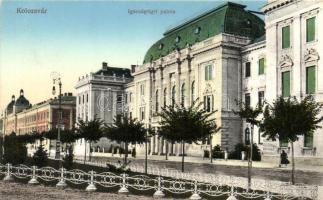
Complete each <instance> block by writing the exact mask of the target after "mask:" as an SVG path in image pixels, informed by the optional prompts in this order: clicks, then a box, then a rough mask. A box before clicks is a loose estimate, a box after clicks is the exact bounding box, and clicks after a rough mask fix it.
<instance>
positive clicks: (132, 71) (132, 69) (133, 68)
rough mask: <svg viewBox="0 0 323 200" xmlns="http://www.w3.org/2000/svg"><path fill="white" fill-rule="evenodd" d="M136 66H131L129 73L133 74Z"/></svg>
mask: <svg viewBox="0 0 323 200" xmlns="http://www.w3.org/2000/svg"><path fill="white" fill-rule="evenodd" d="M136 67H137V65H131V73H135V71H136Z"/></svg>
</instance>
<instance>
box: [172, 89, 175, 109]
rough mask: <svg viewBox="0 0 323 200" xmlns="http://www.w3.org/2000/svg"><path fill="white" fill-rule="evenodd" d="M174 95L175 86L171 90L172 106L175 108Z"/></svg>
mask: <svg viewBox="0 0 323 200" xmlns="http://www.w3.org/2000/svg"><path fill="white" fill-rule="evenodd" d="M175 95H176V88H175V85H174V86H173V88H172V106H173V107H174V106H175Z"/></svg>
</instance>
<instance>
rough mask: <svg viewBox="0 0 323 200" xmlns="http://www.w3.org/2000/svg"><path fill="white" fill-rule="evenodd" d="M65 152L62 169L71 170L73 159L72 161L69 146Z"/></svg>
mask: <svg viewBox="0 0 323 200" xmlns="http://www.w3.org/2000/svg"><path fill="white" fill-rule="evenodd" d="M67 151H68V153H67V154H66V155H65V157H64V158H63V167H64V168H65V169H72V168H73V159H74V155H73V147H72V146H69V147H68V149H67Z"/></svg>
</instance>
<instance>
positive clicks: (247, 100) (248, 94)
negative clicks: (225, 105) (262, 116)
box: [244, 93, 251, 107]
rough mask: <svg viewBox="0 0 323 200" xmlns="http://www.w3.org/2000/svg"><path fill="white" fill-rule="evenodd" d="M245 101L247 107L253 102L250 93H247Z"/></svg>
mask: <svg viewBox="0 0 323 200" xmlns="http://www.w3.org/2000/svg"><path fill="white" fill-rule="evenodd" d="M244 103H245V106H246V107H249V106H250V103H251V98H250V93H246V94H245V95H244Z"/></svg>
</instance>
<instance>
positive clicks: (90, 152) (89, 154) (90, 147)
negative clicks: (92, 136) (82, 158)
mask: <svg viewBox="0 0 323 200" xmlns="http://www.w3.org/2000/svg"><path fill="white" fill-rule="evenodd" d="M91 146H92V145H91V141H89V149H90V152H89V161H91V154H92V149H91Z"/></svg>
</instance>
